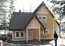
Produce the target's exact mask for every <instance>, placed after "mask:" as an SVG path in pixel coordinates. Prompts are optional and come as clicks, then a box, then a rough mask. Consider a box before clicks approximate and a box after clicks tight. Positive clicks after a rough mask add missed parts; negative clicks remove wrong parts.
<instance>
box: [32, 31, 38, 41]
mask: <svg viewBox="0 0 65 46" xmlns="http://www.w3.org/2000/svg"><path fill="white" fill-rule="evenodd" d="M36 33H37V32H36V30H33V40H35V39H36Z"/></svg>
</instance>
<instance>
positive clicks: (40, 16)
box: [38, 16, 47, 23]
mask: <svg viewBox="0 0 65 46" xmlns="http://www.w3.org/2000/svg"><path fill="white" fill-rule="evenodd" d="M39 17H42V19H39V20H40V21H41V20H43V17H45V18H46V19H44V20H45V22H42V23H47V16H39ZM39 17H38V18H39Z"/></svg>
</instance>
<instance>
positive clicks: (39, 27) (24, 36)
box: [9, 2, 59, 42]
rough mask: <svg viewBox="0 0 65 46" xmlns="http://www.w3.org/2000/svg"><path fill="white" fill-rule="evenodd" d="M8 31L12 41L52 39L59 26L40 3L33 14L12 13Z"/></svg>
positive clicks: (43, 4)
mask: <svg viewBox="0 0 65 46" xmlns="http://www.w3.org/2000/svg"><path fill="white" fill-rule="evenodd" d="M12 15H13V16H12V17H11V20H10V25H9V30H10V31H12V40H13V41H23V40H26V41H27V42H28V40H39V41H40V40H41V39H53V38H54V36H53V35H54V31H55V27H57V26H58V25H59V24H58V22H57V21H56V20H55V19H54V16H53V15H52V13H51V12H50V11H49V9H48V8H47V6H46V5H45V3H44V2H42V3H41V4H40V5H39V6H38V7H37V8H36V10H35V11H34V12H32V13H31V12H21V11H19V12H13V14H12Z"/></svg>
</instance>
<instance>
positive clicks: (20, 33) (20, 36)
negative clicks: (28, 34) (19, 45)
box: [15, 31, 25, 38]
mask: <svg viewBox="0 0 65 46" xmlns="http://www.w3.org/2000/svg"><path fill="white" fill-rule="evenodd" d="M16 32H19V37H16ZM21 32H23V37H21ZM24 37H25V34H24V31H15V38H24Z"/></svg>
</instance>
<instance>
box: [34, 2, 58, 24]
mask: <svg viewBox="0 0 65 46" xmlns="http://www.w3.org/2000/svg"><path fill="white" fill-rule="evenodd" d="M42 5H45V3H44V2H42V3H41V4H40V5H39V6H38V7H37V8H36V9H35V11H34V12H33V14H34V15H35V14H36V12H37V11H38V9H39V8H40V7H41V6H42ZM45 7H46V8H47V6H46V5H45ZM47 10H48V11H49V13H50V14H51V15H52V17H53V18H55V17H54V16H53V14H52V13H51V11H50V10H49V9H48V8H47ZM55 21H56V20H55ZM56 23H57V24H58V25H59V23H58V22H57V21H56Z"/></svg>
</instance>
